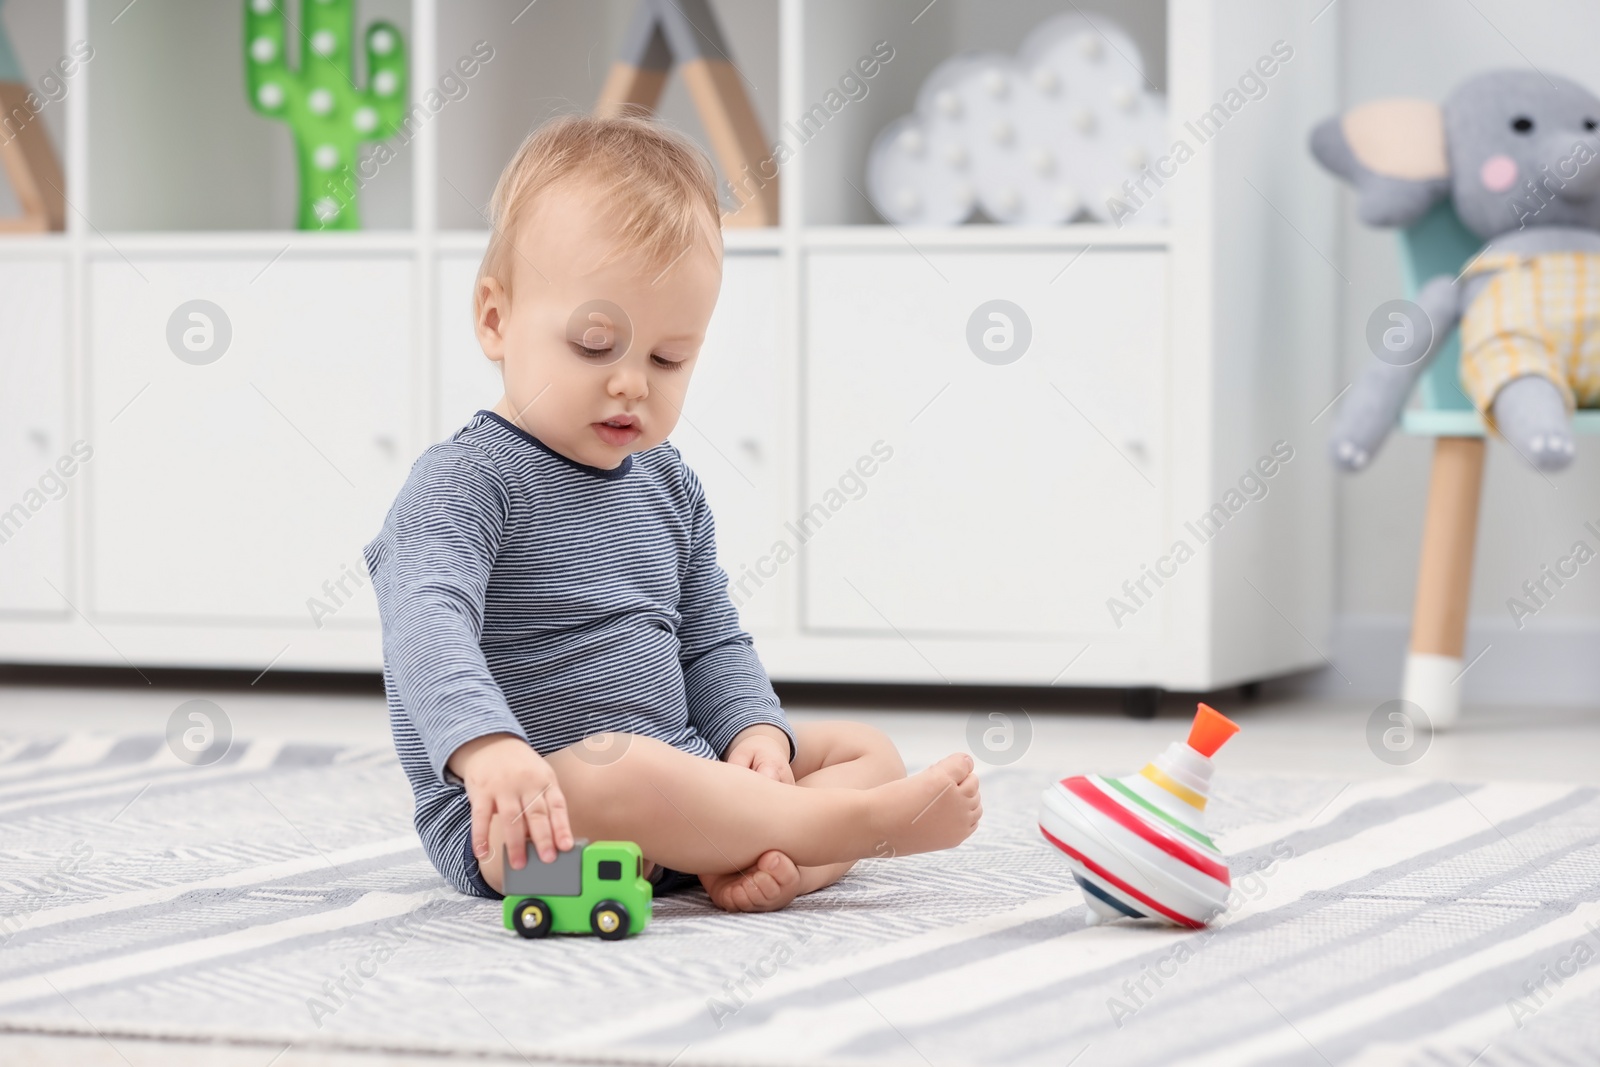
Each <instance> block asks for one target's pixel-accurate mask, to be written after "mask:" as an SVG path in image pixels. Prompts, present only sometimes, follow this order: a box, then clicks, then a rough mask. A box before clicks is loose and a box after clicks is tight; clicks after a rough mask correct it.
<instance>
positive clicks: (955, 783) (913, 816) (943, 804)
mask: <svg viewBox="0 0 1600 1067" xmlns="http://www.w3.org/2000/svg"><path fill="white" fill-rule="evenodd" d="M869 793H870V795H871V811H872V815H871V818H872V825H873V829H874V830H875V831H876V832H877V834H878V837H879V840H880V841H881V844H880V845H879V846H878V849H877V850H876V852H875V854H876V855H879V856H908V855H911V854H912V853H915V852H934V851H937V850H938V849H941V848H954V847H955V846H956V845H959V844H961V842H963V841H965V840H966V839H967V837H968V836H969V835H970V834H971V833H972V831H974V830H976V829H977V828H978V819H979V818H981V817H982V815H983V801H982V800H981V799H980V798H979V796H978V776H977V774H975V773H973V769H972V757H971V756H968V755H966V754H965V753H960V752H958V753H956V754H955V755H951V756H946V757H945V758H944V759H942V760H940V761H939V762H938V763H935V764H934V765H933V766H932V767H929V768H928V769H927V770H925V771H920V772H918V773H917V774H913V775H911V776H910V777H909V778H902V779H900V780H899V781H894V782H889V783H888V784H886V785H880V786H878V787H876V788H874V789H872V790H869Z"/></svg>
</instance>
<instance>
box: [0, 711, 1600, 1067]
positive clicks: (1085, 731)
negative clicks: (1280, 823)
mask: <svg viewBox="0 0 1600 1067" xmlns="http://www.w3.org/2000/svg"><path fill="white" fill-rule="evenodd" d="M956 696H957V695H956V694H942V699H941V700H940V701H939V703H940V705H941V707H940V708H938V709H935V710H930V709H928V708H926V707H923V708H918V707H915V706H907V707H904V708H902V707H885V706H882V705H879V706H867V705H865V704H854V705H846V704H831V705H828V706H825V707H823V706H815V705H813V706H805V705H802V704H799V703H796V702H794V701H790V702H788V704H787V707H788V710H789V712H790V714H791V717H792V718H793V719H794V720H796V721H804V720H806V719H815V718H854V719H860V720H862V721H866V722H871V723H873V724H875V725H877V726H879V727H880V728H882V729H883V730H885V731H887V732H888V733H889V734H890V736H892V737H893V738H894V739H895V741H896V742H897V743H898V744H899V745H900V747H901V751H902V752H903V754H904V755H905V757H906V761H907V762H908V763H911V764H919V763H925V762H928V761H930V760H933V759H936V758H937V757H939V756H942V755H944V754H946V753H948V752H952V751H956V750H959V749H966V748H967V747H968V745H967V737H968V734H969V729H971V728H973V727H974V725H975V728H976V730H977V731H978V732H980V733H981V731H982V730H984V729H985V728H988V727H991V726H1003V724H1002V723H1001V722H1000V721H999V720H993V719H991V718H990V716H991V715H992V714H995V713H1000V714H1005V715H1009V716H1011V717H1012V718H1011V728H1012V729H1013V730H1015V731H1017V734H1015V735H1014V736H1018V737H1020V736H1021V731H1022V729H1023V727H1022V726H1021V725H1019V724H1020V723H1022V721H1023V719H1024V717H1025V719H1026V723H1027V727H1026V728H1027V729H1028V730H1029V732H1031V740H1030V741H1029V742H1028V744H1027V745H1026V748H1025V751H1024V752H1023V755H1022V756H1021V759H1020V760H1018V761H1017V764H1018V765H1019V766H1027V767H1038V768H1041V769H1047V770H1052V771H1059V772H1060V773H1062V774H1066V773H1069V772H1071V773H1079V772H1083V771H1090V770H1095V771H1107V772H1117V773H1125V772H1126V771H1128V770H1131V769H1135V768H1137V767H1138V766H1139V765H1141V764H1142V763H1143V762H1144V761H1145V760H1147V759H1148V758H1149V757H1150V756H1152V755H1154V754H1155V753H1156V752H1157V751H1159V750H1160V749H1161V748H1162V747H1163V746H1164V745H1165V744H1166V743H1167V742H1168V741H1171V740H1173V739H1175V738H1181V737H1182V736H1183V735H1184V732H1185V729H1186V727H1187V722H1188V718H1189V716H1190V715H1191V714H1192V713H1193V710H1194V707H1193V699H1192V698H1189V699H1185V698H1180V697H1176V696H1170V697H1169V698H1168V699H1167V701H1166V702H1165V704H1164V705H1163V707H1162V713H1161V715H1160V716H1159V717H1158V718H1156V719H1154V720H1149V721H1143V722H1136V721H1133V720H1130V719H1127V718H1125V717H1123V716H1122V715H1121V714H1120V713H1119V712H1118V711H1117V710H1116V709H1115V708H1114V707H1113V706H1111V704H1110V700H1109V697H1108V698H1107V699H1106V702H1104V703H1098V702H1097V701H1096V700H1095V699H1094V698H1093V697H1076V696H1075V697H1072V698H1069V700H1068V703H1069V704H1070V706H1069V707H1066V708H1061V707H1055V708H1053V709H1046V708H1041V707H1038V706H1033V705H1029V704H1028V703H1027V702H1026V701H1024V702H1023V703H1022V704H1021V705H1020V706H1019V705H1015V704H1009V705H1008V704H1005V703H998V702H996V700H997V698H996V697H994V696H993V695H992V694H991V695H990V696H988V698H987V700H988V702H987V703H979V702H978V698H977V697H974V698H973V699H972V701H971V702H970V703H967V704H964V705H963V704H960V703H958V702H957V700H954V699H952V698H953V697H956ZM196 697H203V698H205V699H208V700H211V701H214V702H215V703H216V704H217V705H218V706H220V707H221V708H222V709H223V711H224V712H225V713H226V714H227V716H228V718H229V719H230V720H231V724H232V728H233V731H234V734H235V736H237V737H284V738H293V739H297V740H324V741H338V742H351V743H367V744H387V743H388V741H389V725H388V713H387V709H386V707H385V705H384V702H383V699H382V697H381V696H376V695H374V696H366V695H360V696H353V695H348V694H328V693H303V692H301V693H256V692H250V691H248V690H247V689H246V690H244V691H240V690H237V689H212V690H207V689H163V688H157V687H154V686H149V687H147V686H140V687H137V688H112V687H102V686H94V687H82V688H80V687H76V686H70V685H0V736H10V737H16V736H50V735H55V734H60V733H63V732H68V731H74V730H90V731H108V732H119V733H161V732H164V731H165V729H166V723H167V718H168V716H169V715H170V714H171V713H172V711H173V709H175V708H176V707H177V706H178V705H179V704H181V703H183V702H184V701H186V700H191V699H194V698H196ZM863 699H866V698H863ZM1210 699H1211V702H1212V703H1213V704H1214V706H1216V707H1217V708H1218V710H1220V711H1222V712H1223V713H1224V714H1227V715H1229V716H1230V717H1232V718H1234V719H1235V720H1236V721H1237V722H1239V723H1240V724H1241V726H1242V730H1241V732H1240V734H1239V736H1238V737H1236V738H1235V739H1234V740H1233V741H1231V742H1229V744H1228V746H1227V748H1225V749H1224V750H1223V752H1222V754H1221V755H1220V756H1219V758H1218V764H1219V773H1225V772H1227V771H1235V772H1239V771H1256V772H1270V773H1288V774H1307V775H1317V776H1320V777H1326V778H1334V779H1339V780H1344V781H1350V780H1353V779H1357V778H1373V777H1381V776H1385V775H1395V774H1401V775H1411V776H1416V777H1426V778H1448V779H1452V780H1455V781H1481V780H1486V779H1543V780H1565V781H1575V782H1587V783H1600V758H1597V757H1600V706H1597V707H1595V708H1562V709H1538V708H1504V707H1502V708H1469V709H1468V710H1467V712H1466V713H1465V715H1464V716H1463V721H1462V723H1461V725H1460V726H1459V727H1458V728H1457V729H1455V730H1453V731H1451V732H1450V733H1448V734H1442V735H1439V736H1436V737H1434V738H1432V739H1431V743H1430V745H1429V747H1428V750H1427V752H1426V754H1425V755H1423V756H1422V757H1421V758H1420V759H1419V760H1417V761H1416V762H1414V763H1412V764H1410V765H1409V766H1405V767H1394V766H1390V765H1389V764H1387V763H1384V762H1383V761H1381V760H1380V759H1378V758H1377V756H1375V755H1374V754H1373V752H1372V751H1371V749H1369V747H1368V744H1367V721H1368V718H1369V717H1370V716H1371V715H1372V713H1373V711H1374V708H1373V707H1372V706H1371V705H1369V704H1359V705H1358V704H1337V703H1328V702H1317V703H1312V702H1305V701H1282V700H1270V699H1269V700H1263V701H1260V702H1258V703H1243V702H1241V701H1240V700H1238V699H1237V697H1235V696H1234V695H1232V694H1219V695H1217V696H1215V697H1213V698H1210ZM1019 747H1020V746H1019ZM980 767H981V764H980ZM506 1059H507V1061H508V1062H521V1058H520V1057H518V1056H516V1055H513V1054H512V1053H511V1052H510V1050H508V1051H507V1057H506ZM0 1062H3V1063H27V1064H72V1065H79V1064H81V1065H84V1067H101V1065H105V1067H129V1065H133V1067H146V1065H151V1067H155V1065H158V1064H160V1065H167V1064H172V1065H178V1067H191V1065H195V1067H198V1065H201V1064H205V1065H211V1064H216V1065H221V1067H314V1065H323V1064H337V1065H338V1067H369V1065H370V1067H379V1065H380V1064H393V1065H416V1064H425V1063H437V1062H439V1061H438V1060H436V1059H434V1058H431V1057H417V1056H394V1057H372V1056H353V1055H344V1054H337V1053H328V1052H320V1051H315V1050H302V1049H295V1048H290V1049H287V1050H281V1049H276V1048H272V1049H269V1048H263V1047H260V1046H235V1047H228V1048H219V1047H216V1046H209V1045H186V1044H167V1043H160V1042H147V1041H136V1040H130V1039H127V1038H121V1037H111V1036H109V1035H108V1036H106V1037H103V1038H90V1039H84V1038H51V1037H43V1036H38V1035H27V1034H16V1035H7V1034H0ZM480 1062H481V1061H480Z"/></svg>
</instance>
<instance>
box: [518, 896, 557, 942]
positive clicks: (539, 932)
mask: <svg viewBox="0 0 1600 1067" xmlns="http://www.w3.org/2000/svg"><path fill="white" fill-rule="evenodd" d="M511 917H512V919H513V920H515V922H516V925H517V933H519V934H521V935H522V936H523V937H528V938H533V937H549V936H550V923H551V916H550V905H548V904H546V903H545V902H544V901H542V900H540V899H539V898H538V897H529V898H528V899H526V900H523V901H520V902H519V903H518V904H517V906H516V908H515V909H514V910H513V911H512V913H511Z"/></svg>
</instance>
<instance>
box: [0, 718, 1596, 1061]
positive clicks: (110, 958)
mask: <svg viewBox="0 0 1600 1067" xmlns="http://www.w3.org/2000/svg"><path fill="white" fill-rule="evenodd" d="M1091 769H1093V770H1103V771H1106V772H1121V771H1123V770H1126V768H1112V767H1107V768H1071V770H1073V771H1081V770H1091ZM1065 770H1068V768H1063V771H1065ZM1048 781H1049V776H1047V775H1041V774H1037V773H1031V772H1023V771H1018V770H990V771H986V772H985V773H984V783H985V784H984V797H985V805H984V806H985V812H986V814H985V818H984V825H983V827H982V828H981V829H980V831H979V832H978V834H977V835H976V836H975V837H974V838H973V839H972V840H971V841H970V842H968V843H967V844H965V845H963V846H962V847H961V848H959V849H956V850H954V851H951V852H947V853H942V854H937V855H932V856H919V857H912V858H909V859H898V860H884V861H871V862H868V863H864V864H861V865H860V866H858V868H857V870H856V871H855V872H853V873H852V874H851V875H850V877H848V878H847V879H846V880H845V881H844V882H842V883H840V884H839V885H837V886H834V887H832V888H830V889H828V890H825V891H823V892H821V893H817V894H815V895H813V896H811V897H807V898H804V899H802V900H801V901H799V902H797V903H796V905H795V906H794V907H792V908H791V909H789V910H788V911H786V912H783V913H780V914H776V915H764V916H739V915H724V914H720V913H718V912H716V911H715V910H713V909H712V908H711V907H710V906H709V904H708V903H707V901H706V899H705V897H704V896H703V895H702V894H700V893H698V892H696V893H692V894H685V895H680V896H675V897H670V898H666V899H664V900H662V901H659V902H658V903H657V908H656V922H655V923H654V924H652V926H651V927H650V929H649V930H648V931H647V932H646V933H645V935H644V936H642V937H639V938H635V939H631V940H628V941H624V942H617V943H601V942H598V941H595V940H593V939H588V938H582V939H563V940H553V941H548V942H524V941H522V940H520V939H518V938H516V937H514V936H513V935H511V934H510V933H508V932H507V931H505V930H504V929H502V928H501V926H500V924H499V914H498V907H497V905H495V904H494V903H490V902H484V901H478V900H473V899H468V898H465V897H462V896H459V895H457V894H455V893H453V892H451V891H450V890H448V889H447V888H446V887H445V885H444V883H443V882H442V881H441V879H440V878H439V877H438V876H437V875H436V874H435V873H434V871H433V870H432V869H431V868H430V867H429V865H428V863H427V861H426V860H425V859H424V858H423V855H422V853H421V851H420V849H419V847H418V844H417V840H416V837H415V835H414V834H413V832H412V830H411V826H410V818H409V813H410V796H409V793H408V790H407V786H406V781H405V778H404V777H403V776H402V775H401V773H400V771H399V769H398V767H397V766H396V764H395V761H394V758H393V755H392V753H391V752H390V751H389V750H388V749H386V748H353V747H334V746H325V745H312V744H282V743H262V742H255V743H246V742H242V741H241V742H237V743H235V745H234V746H233V748H232V750H231V751H230V752H229V753H228V755H227V757H226V758H225V759H223V760H222V761H221V762H218V763H216V764H213V765H211V766H208V767H191V766H189V765H187V764H184V763H181V762H179V761H178V760H177V759H175V758H174V757H173V756H172V755H171V754H170V753H168V751H167V749H166V746H165V744H164V742H163V741H162V739H160V738H158V737H139V736H132V737H130V736H119V737H108V736H90V735H74V736H70V737H66V738H63V739H58V740H52V741H47V742H40V741H26V740H14V741H3V740H0V892H3V898H0V899H3V905H0V911H3V915H0V1030H11V1031H20V1032H63V1033H72V1034H88V1035H95V1034H98V1035H101V1036H102V1037H103V1038H104V1039H105V1040H107V1041H109V1042H111V1043H112V1044H113V1045H122V1044H124V1043H131V1042H134V1041H136V1040H137V1039H138V1038H141V1037H165V1038H176V1039H183V1040H191V1039H192V1040H221V1041H228V1042H235V1043H241V1044H254V1045H259V1046H260V1047H261V1049H262V1051H263V1055H262V1063H263V1064H265V1063H268V1062H269V1061H270V1060H271V1058H272V1057H273V1056H275V1055H277V1054H278V1053H279V1052H280V1051H281V1050H282V1049H284V1048H286V1047H289V1046H294V1047H296V1048H299V1049H302V1050H310V1049H313V1048H319V1047H321V1048H329V1049H352V1050H384V1049H391V1050H416V1051H424V1050H426V1051H438V1052H450V1051H455V1052H459V1053H462V1054H470V1055H473V1056H477V1057H487V1058H488V1059H490V1060H504V1061H508V1062H523V1061H527V1062H533V1063H542V1062H563V1063H579V1062H591V1061H598V1062H608V1063H640V1064H660V1065H665V1064H675V1065H680V1067H688V1065H692V1064H807V1065H812V1064H820V1063H838V1064H873V1065H882V1064H911V1065H929V1067H955V1065H960V1064H1008V1065H1009V1064H1021V1065H1031V1064H1041V1065H1042V1064H1050V1065H1055V1067H1061V1065H1065V1064H1069V1063H1071V1064H1075V1065H1078V1067H1093V1065H1099V1064H1142V1063H1150V1064H1162V1065H1167V1064H1217V1065H1225V1067H1238V1065H1243V1064H1302V1063H1304V1064H1322V1063H1334V1064H1407V1063H1417V1064H1456V1065H1460V1067H1466V1065H1468V1064H1476V1065H1483V1067H1489V1065H1498V1064H1594V1063H1597V1062H1600V796H1597V791H1596V790H1595V789H1593V788H1588V787H1577V786H1570V785H1563V784H1558V783H1545V782H1540V783H1489V784H1468V783H1457V784H1452V783H1448V782H1437V781H1428V780H1425V779H1421V778H1417V777H1414V776H1402V777H1395V778H1390V779H1383V780H1376V781H1364V782H1359V783H1354V784H1348V785H1346V784H1343V783H1340V782H1337V781H1316V780H1304V779H1295V780H1291V779H1274V778H1267V777H1246V776H1242V775H1229V774H1228V773H1227V772H1226V771H1225V770H1224V771H1222V772H1221V773H1220V774H1219V777H1218V781H1217V795H1216V798H1215V799H1214V800H1213V801H1212V804H1211V807H1210V812H1209V816H1210V826H1211V828H1212V830H1213V832H1214V836H1216V837H1217V839H1218V843H1219V845H1220V846H1221V848H1222V850H1223V852H1224V853H1225V854H1226V855H1227V856H1228V857H1229V863H1230V867H1231V869H1232V871H1233V878H1234V882H1235V885H1236V893H1235V903H1234V907H1233V909H1232V910H1231V912H1230V913H1229V914H1228V916H1227V918H1226V920H1225V921H1224V922H1222V923H1220V924H1219V925H1217V926H1216V927H1213V928H1212V929H1210V930H1206V931H1199V932H1180V931H1176V930H1167V929H1154V928H1147V927H1144V928H1141V927H1137V926H1127V925H1116V926H1110V927H1097V928H1092V929H1091V928H1086V926H1085V923H1084V916H1083V905H1082V899H1081V897H1080V896H1079V893H1078V891H1077V890H1076V889H1075V888H1074V887H1073V886H1072V882H1071V880H1070V878H1069V877H1068V872H1067V867H1066V864H1065V863H1064V862H1063V861H1062V860H1061V858H1060V857H1059V856H1058V855H1057V854H1056V853H1055V852H1053V851H1052V850H1051V848H1050V847H1049V846H1047V845H1046V844H1045V843H1044V842H1043V841H1042V839H1041V838H1040V835H1039V833H1038V831H1037V829H1036V828H1035V821H1034V813H1035V808H1036V802H1037V798H1038V795H1039V791H1040V790H1041V789H1042V788H1043V787H1044V786H1045V785H1046V784H1047V783H1048ZM130 1058H133V1059H137V1056H136V1055H135V1056H132V1057H130Z"/></svg>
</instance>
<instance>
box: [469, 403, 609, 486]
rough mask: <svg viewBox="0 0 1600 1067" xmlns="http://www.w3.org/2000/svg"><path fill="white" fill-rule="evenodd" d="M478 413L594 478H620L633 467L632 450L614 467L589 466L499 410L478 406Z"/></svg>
mask: <svg viewBox="0 0 1600 1067" xmlns="http://www.w3.org/2000/svg"><path fill="white" fill-rule="evenodd" d="M478 414H479V415H487V416H489V417H490V418H491V419H493V420H494V421H495V422H498V423H499V424H500V425H501V426H504V427H505V428H506V429H508V430H510V431H511V432H512V433H514V434H516V435H517V436H518V437H520V438H522V439H523V440H525V441H529V442H531V443H533V444H534V445H536V446H538V447H539V448H540V449H542V450H543V451H545V452H548V453H550V455H552V456H554V457H555V458H556V459H559V460H560V461H561V462H563V463H565V464H567V465H568V466H570V467H575V468H577V469H578V470H580V471H583V472H584V473H585V474H592V475H594V476H595V477H596V478H609V479H616V478H621V477H622V476H623V475H624V474H627V473H628V471H629V470H630V469H632V467H633V453H632V452H629V453H628V454H627V455H626V456H623V457H622V462H621V463H618V464H617V465H616V466H615V467H591V466H589V464H587V463H579V462H578V461H577V460H575V459H573V458H572V457H571V456H563V455H562V454H561V453H560V452H557V451H556V450H555V449H553V448H551V447H550V446H549V445H547V444H545V443H544V442H543V441H541V440H539V439H538V438H537V437H535V436H533V434H531V433H529V432H528V431H527V430H524V429H523V428H522V427H521V426H518V425H517V424H516V423H514V422H511V421H510V420H508V419H507V418H506V417H505V416H504V415H501V414H500V413H499V412H496V411H490V410H489V409H488V408H479V409H478Z"/></svg>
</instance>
